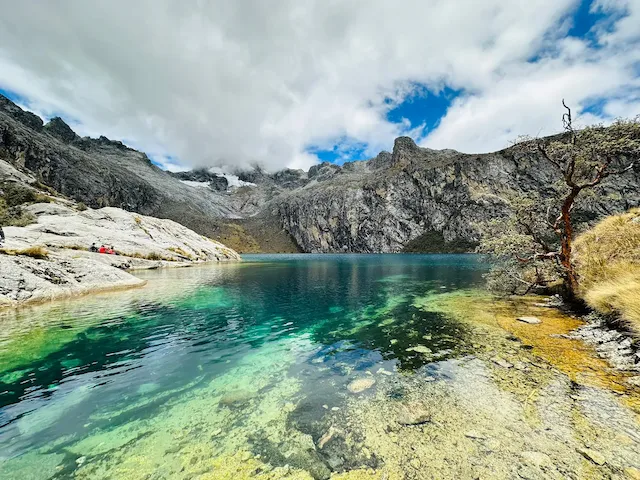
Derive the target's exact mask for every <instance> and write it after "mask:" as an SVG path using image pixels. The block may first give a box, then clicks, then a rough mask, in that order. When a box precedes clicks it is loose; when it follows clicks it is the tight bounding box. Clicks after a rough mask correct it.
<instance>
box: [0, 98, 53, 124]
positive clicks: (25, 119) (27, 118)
mask: <svg viewBox="0 0 640 480" xmlns="http://www.w3.org/2000/svg"><path fill="white" fill-rule="evenodd" d="M0 111H2V112H4V113H6V114H7V115H9V116H10V117H11V118H13V119H15V120H17V121H19V122H20V123H22V124H23V125H25V126H27V127H29V128H32V129H33V130H38V131H40V130H42V126H43V125H44V122H43V121H42V119H41V118H40V117H39V116H38V115H36V114H34V113H31V112H26V111H24V110H22V109H21V108H20V107H19V106H17V105H16V104H15V103H13V102H12V101H11V100H9V99H8V98H7V97H5V96H4V95H0Z"/></svg>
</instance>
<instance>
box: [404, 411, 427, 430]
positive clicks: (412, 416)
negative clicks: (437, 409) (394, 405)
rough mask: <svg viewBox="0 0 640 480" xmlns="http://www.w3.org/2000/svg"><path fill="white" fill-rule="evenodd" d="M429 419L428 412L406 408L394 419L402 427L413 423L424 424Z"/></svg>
mask: <svg viewBox="0 0 640 480" xmlns="http://www.w3.org/2000/svg"><path fill="white" fill-rule="evenodd" d="M430 421H431V415H430V414H429V413H428V412H425V411H423V410H415V409H412V410H407V411H405V412H403V413H401V414H400V415H398V418H397V419H396V422H398V423H399V424H400V425H402V426H403V427H409V426H414V425H424V424H425V423H429V422H430Z"/></svg>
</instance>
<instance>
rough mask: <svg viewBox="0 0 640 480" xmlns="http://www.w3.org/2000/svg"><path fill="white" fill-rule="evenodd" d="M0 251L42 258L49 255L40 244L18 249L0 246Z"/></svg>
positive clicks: (7, 253)
mask: <svg viewBox="0 0 640 480" xmlns="http://www.w3.org/2000/svg"><path fill="white" fill-rule="evenodd" d="M0 253H4V254H6V255H24V256H26V257H31V258H37V259H44V258H48V257H49V252H47V250H46V249H45V248H44V247H42V246H40V245H37V246H33V247H29V248H23V249H20V250H13V249H8V248H0Z"/></svg>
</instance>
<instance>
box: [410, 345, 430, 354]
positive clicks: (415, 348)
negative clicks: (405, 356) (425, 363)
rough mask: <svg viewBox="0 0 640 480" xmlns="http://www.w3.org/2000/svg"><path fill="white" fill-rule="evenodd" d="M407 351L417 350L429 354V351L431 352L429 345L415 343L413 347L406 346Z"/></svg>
mask: <svg viewBox="0 0 640 480" xmlns="http://www.w3.org/2000/svg"><path fill="white" fill-rule="evenodd" d="M407 352H417V353H424V354H429V353H431V352H432V350H431V349H430V348H429V347H426V346H424V345H416V346H415V347H409V348H407Z"/></svg>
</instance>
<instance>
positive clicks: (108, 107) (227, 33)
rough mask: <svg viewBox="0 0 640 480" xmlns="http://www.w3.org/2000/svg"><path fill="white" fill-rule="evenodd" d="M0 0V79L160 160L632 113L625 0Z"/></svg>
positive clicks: (474, 139)
mask: <svg viewBox="0 0 640 480" xmlns="http://www.w3.org/2000/svg"><path fill="white" fill-rule="evenodd" d="M0 8H1V9H2V11H3V12H4V14H3V15H2V17H0V89H2V90H5V91H8V92H12V93H13V94H15V95H17V96H19V99H20V100H21V102H22V103H23V104H27V105H28V106H29V107H30V108H32V109H35V110H36V111H38V112H40V113H41V114H43V115H45V116H50V115H54V114H58V115H61V116H63V117H64V118H65V119H67V120H68V121H69V123H71V124H72V126H73V127H74V129H76V131H77V132H78V133H79V134H81V135H86V134H90V135H94V136H95V135H99V134H104V135H107V136H109V137H111V138H117V139H123V140H124V141H125V142H127V143H129V144H131V145H133V146H135V147H136V148H140V149H143V150H145V151H147V152H148V153H149V154H150V155H152V156H153V155H155V156H157V158H159V159H164V161H166V162H169V163H172V164H182V165H188V166H196V165H236V166H247V165H251V164H254V163H260V164H262V165H263V166H265V167H267V168H268V169H276V168H282V167H285V166H292V167H308V166H309V165H311V164H312V163H314V162H316V161H317V157H316V156H315V154H314V153H311V152H313V151H315V150H318V149H328V150H330V149H335V150H337V151H340V152H347V153H346V156H347V157H348V156H349V152H352V151H353V147H354V146H358V148H357V150H358V152H359V155H364V156H367V155H374V154H375V153H377V151H379V150H381V149H389V148H390V147H391V146H392V142H393V139H394V138H395V137H396V136H398V135H401V134H409V135H412V136H414V137H416V138H417V139H418V141H420V142H421V143H422V144H424V145H427V146H431V147H434V148H445V147H446V148H455V149H460V150H463V151H489V150H494V149H496V148H501V147H503V146H505V145H506V143H507V142H508V141H509V140H512V139H513V138H515V136H517V135H518V134H533V135H535V134H537V133H539V132H542V133H544V134H548V133H551V132H552V131H553V129H554V128H555V127H557V126H558V125H559V121H558V119H559V116H560V115H561V113H562V112H560V108H559V106H560V105H559V102H560V99H561V98H562V97H565V98H567V100H568V102H570V103H571V104H573V105H575V107H576V109H581V110H584V113H583V114H582V116H581V117H580V119H579V120H580V121H581V122H584V123H592V122H594V121H600V120H607V119H610V118H612V117H615V116H619V115H622V116H630V115H634V114H637V113H639V112H640V79H639V77H640V68H639V65H640V48H637V47H638V42H639V41H640V28H639V27H638V25H640V1H639V0H627V1H615V2H613V1H611V0H597V1H593V2H586V4H584V3H582V4H581V3H580V2H576V1H574V0H535V1H531V0H514V1H512V2H503V1H500V0H487V1H483V2H478V1H473V0H457V1H455V2H453V1H450V2H444V1H440V0H415V1H413V0H407V1H403V2H388V1H385V0H369V1H366V2H365V1H362V0H354V1H350V2H342V1H328V2H327V1H313V0H308V1H298V0H282V1H278V2H261V1H257V0H255V1H249V0H238V1H234V2H222V1H211V2H201V1H195V0H188V1H180V2H178V1H170V0H139V1H136V2H126V1H124V0H113V1H110V2H75V1H72V0H61V1H58V2H38V3H34V2H14V1H10V0H0ZM580 12H582V13H583V14H584V15H582V14H581V15H582V16H580V15H578V14H579V13H580ZM577 26H579V27H581V28H578V29H576V27H577ZM577 30H580V31H579V32H578V31H577ZM634 47H635V48H634ZM445 87H447V88H450V89H453V90H455V91H456V92H459V93H458V94H457V95H456V96H455V97H453V98H451V101H450V105H449V107H448V109H447V110H446V113H445V114H444V116H443V117H442V118H441V120H440V121H439V123H438V124H437V126H436V127H435V128H432V129H431V130H426V129H424V128H423V120H422V118H421V117H420V115H419V114H417V115H412V116H411V118H406V119H405V120H403V121H399V122H398V121H395V122H392V121H390V120H389V117H388V114H389V112H390V111H392V110H394V109H396V108H398V107H399V106H400V105H402V104H403V102H404V101H405V100H406V98H407V97H408V96H410V95H412V94H414V93H415V92H416V91H423V90H428V91H431V92H432V93H433V94H435V95H437V94H438V92H440V91H441V90H442V89H444V88H445ZM425 108H429V105H428V104H427V105H426V107H425ZM336 145H337V148H336Z"/></svg>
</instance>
